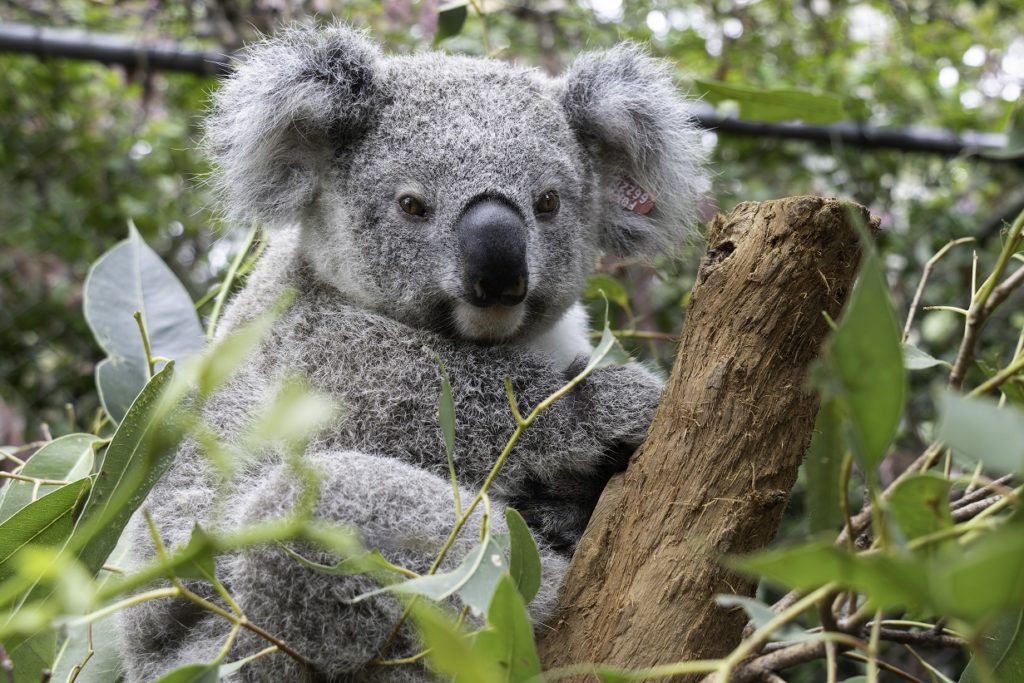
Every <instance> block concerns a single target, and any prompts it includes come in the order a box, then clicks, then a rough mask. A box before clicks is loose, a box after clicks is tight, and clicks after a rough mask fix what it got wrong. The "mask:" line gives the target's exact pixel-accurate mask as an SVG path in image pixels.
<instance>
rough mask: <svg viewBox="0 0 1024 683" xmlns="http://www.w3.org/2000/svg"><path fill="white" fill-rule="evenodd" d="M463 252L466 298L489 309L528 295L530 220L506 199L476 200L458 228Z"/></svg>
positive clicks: (511, 304) (520, 299)
mask: <svg viewBox="0 0 1024 683" xmlns="http://www.w3.org/2000/svg"><path fill="white" fill-rule="evenodd" d="M456 229H457V231H458V235H459V246H460V249H461V251H462V284H463V289H464V291H465V296H466V300H467V301H469V303H471V304H473V305H474V306H479V307H481V308H486V307H488V306H494V305H496V304H504V305H505V306H515V305H516V304H518V303H520V302H521V301H522V300H523V299H525V298H526V291H527V287H528V286H529V281H530V273H529V269H528V268H527V265H526V223H525V222H524V221H523V217H522V216H521V215H520V214H519V212H518V211H516V210H515V209H514V208H513V207H512V206H510V205H509V204H507V203H506V202H504V201H502V200H500V199H497V198H494V197H484V198H482V199H480V200H478V201H476V202H475V203H473V204H472V205H471V206H470V207H469V209H467V210H466V212H465V213H464V214H463V215H462V217H461V218H460V219H459V222H458V224H457V227H456Z"/></svg>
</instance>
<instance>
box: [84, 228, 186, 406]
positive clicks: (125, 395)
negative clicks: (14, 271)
mask: <svg viewBox="0 0 1024 683" xmlns="http://www.w3.org/2000/svg"><path fill="white" fill-rule="evenodd" d="M84 307H85V319H86V321H87V322H88V323H89V328H90V329H91V330H92V333H93V335H94V336H95V337H96V341H97V342H98V343H99V345H100V346H101V347H102V348H103V350H104V351H105V352H106V353H107V356H109V358H107V359H106V360H105V361H104V362H102V363H101V364H100V365H99V366H98V367H97V370H96V382H97V386H98V388H99V391H100V397H101V398H102V400H103V407H104V409H105V410H106V411H107V414H109V415H110V417H111V418H112V419H113V420H114V421H115V422H120V421H121V419H122V418H123V417H124V414H125V413H126V412H127V410H128V407H129V406H130V405H131V403H132V401H133V400H135V397H136V396H137V395H138V393H139V392H140V391H142V387H143V386H145V384H146V380H147V378H148V374H149V370H148V365H147V362H146V353H145V349H144V347H143V344H142V337H141V336H140V334H139V328H138V325H137V323H136V322H135V319H134V318H133V317H132V315H133V313H134V312H135V311H139V312H140V313H142V318H143V320H144V321H145V324H146V330H147V332H148V334H149V340H150V345H151V346H152V351H153V355H154V356H163V357H166V358H170V359H172V360H183V359H185V358H188V357H189V356H191V355H193V354H196V353H198V352H200V351H201V350H202V349H203V345H204V344H205V338H204V336H203V329H202V325H201V324H200V321H199V316H198V314H197V313H196V310H195V307H194V306H193V304H192V299H191V297H190V296H189V295H188V292H187V291H186V290H185V288H184V286H182V284H181V282H180V281H178V278H177V277H176V276H175V275H174V273H173V272H171V269H170V268H168V267H167V265H166V264H165V263H164V262H163V261H162V260H161V259H160V257H159V256H157V255H156V252H154V251H153V250H152V249H150V248H149V246H148V245H147V244H146V243H145V242H144V241H143V240H142V238H141V237H140V236H139V233H138V231H136V230H135V227H134V226H131V227H130V229H129V234H128V239H126V240H124V241H122V242H119V243H118V244H117V245H115V246H114V247H113V248H112V249H110V251H108V252H107V253H105V254H104V255H103V256H101V257H100V259H99V260H98V261H96V263H94V264H93V266H92V268H90V269H89V275H88V277H87V278H86V280H85V293H84Z"/></svg>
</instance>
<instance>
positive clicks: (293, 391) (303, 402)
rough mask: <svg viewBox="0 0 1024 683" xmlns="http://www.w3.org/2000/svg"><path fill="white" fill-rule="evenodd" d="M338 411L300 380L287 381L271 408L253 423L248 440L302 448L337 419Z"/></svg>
mask: <svg viewBox="0 0 1024 683" xmlns="http://www.w3.org/2000/svg"><path fill="white" fill-rule="evenodd" d="M337 412H338V407H337V405H336V404H335V403H334V401H333V399H332V398H331V397H330V396H328V395H327V394H322V393H319V392H315V391H313V390H311V389H310V388H309V386H308V385H307V384H306V383H305V382H304V381H302V380H299V379H296V378H291V379H286V380H285V381H284V382H283V383H282V385H281V387H280V389H279V390H278V392H277V396H276V397H275V398H274V400H273V401H272V403H271V404H270V406H269V407H268V408H267V409H266V411H265V412H264V413H263V414H262V415H260V416H259V417H258V419H257V420H256V426H255V428H254V429H253V431H252V434H251V435H250V438H251V439H252V440H253V442H254V443H256V444H262V443H266V442H268V441H275V442H283V443H287V444H301V443H304V442H305V441H306V440H308V439H309V438H310V437H311V436H312V435H313V434H314V433H316V432H317V431H318V430H320V429H322V428H323V427H324V426H326V425H327V424H328V423H329V422H331V420H332V419H333V418H334V417H335V416H336V415H337Z"/></svg>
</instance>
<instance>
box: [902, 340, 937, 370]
mask: <svg viewBox="0 0 1024 683" xmlns="http://www.w3.org/2000/svg"><path fill="white" fill-rule="evenodd" d="M902 349H903V367H905V368H906V369H907V370H926V369H928V368H934V367H935V366H936V365H946V364H947V363H945V362H944V361H941V360H939V359H938V358H933V357H932V356H930V355H928V354H927V353H925V352H924V351H922V350H921V349H919V348H917V347H916V346H914V345H913V344H907V343H904V344H903V346H902Z"/></svg>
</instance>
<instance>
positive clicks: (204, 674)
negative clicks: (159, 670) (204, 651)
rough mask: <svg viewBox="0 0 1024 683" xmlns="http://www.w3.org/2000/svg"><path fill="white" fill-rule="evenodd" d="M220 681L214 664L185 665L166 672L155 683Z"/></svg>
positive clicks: (209, 682) (217, 669) (208, 682)
mask: <svg viewBox="0 0 1024 683" xmlns="http://www.w3.org/2000/svg"><path fill="white" fill-rule="evenodd" d="M219 680H220V671H219V667H218V666H217V665H216V664H186V665H185V666H182V667H178V668H177V669H175V670H173V671H168V672H167V673H165V674H164V675H163V676H161V677H160V678H158V679H156V683H217V681H219Z"/></svg>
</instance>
